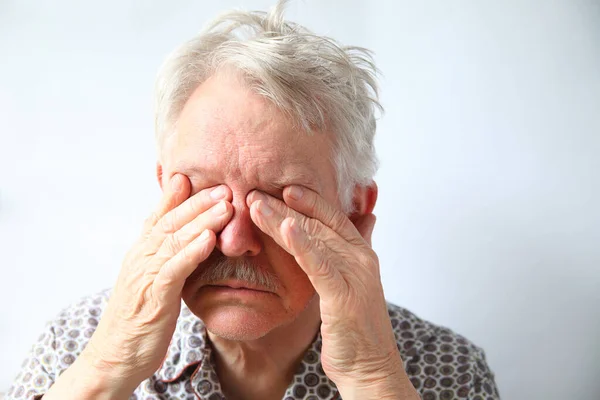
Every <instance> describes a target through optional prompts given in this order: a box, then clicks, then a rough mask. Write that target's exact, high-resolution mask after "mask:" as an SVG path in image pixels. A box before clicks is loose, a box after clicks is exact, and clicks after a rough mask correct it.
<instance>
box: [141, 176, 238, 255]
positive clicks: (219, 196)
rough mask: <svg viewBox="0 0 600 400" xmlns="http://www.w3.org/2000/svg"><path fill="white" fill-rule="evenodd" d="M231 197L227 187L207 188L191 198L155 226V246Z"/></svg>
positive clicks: (153, 233) (153, 232)
mask: <svg viewBox="0 0 600 400" xmlns="http://www.w3.org/2000/svg"><path fill="white" fill-rule="evenodd" d="M231 196H232V194H231V190H230V189H229V188H228V187H227V186H225V185H219V186H215V187H211V188H206V189H203V190H201V191H199V192H198V193H196V194H195V195H193V196H191V197H190V198H188V199H187V200H186V201H184V202H183V203H182V204H181V205H179V206H178V207H176V208H174V209H172V210H171V211H169V212H168V213H167V214H165V215H164V216H163V217H162V218H161V219H160V220H159V221H158V223H157V224H156V225H155V226H154V228H153V230H152V235H153V243H154V245H155V246H156V247H158V245H160V244H161V243H162V242H163V241H164V239H165V237H166V236H168V235H170V234H173V233H175V232H177V231H178V230H179V229H181V227H183V226H184V225H185V224H187V223H189V222H190V221H192V220H193V219H194V218H196V217H197V216H198V215H200V214H202V213H204V212H205V211H206V210H208V209H209V208H211V207H212V206H214V205H215V204H217V203H218V202H219V201H221V200H231Z"/></svg>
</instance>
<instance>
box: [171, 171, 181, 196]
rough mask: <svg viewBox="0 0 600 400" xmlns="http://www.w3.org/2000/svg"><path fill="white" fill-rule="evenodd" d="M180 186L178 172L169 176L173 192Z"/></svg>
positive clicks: (177, 190)
mask: <svg viewBox="0 0 600 400" xmlns="http://www.w3.org/2000/svg"><path fill="white" fill-rule="evenodd" d="M180 188H181V177H180V176H179V174H175V175H173V177H172V178H171V190H172V191H174V192H179V189H180Z"/></svg>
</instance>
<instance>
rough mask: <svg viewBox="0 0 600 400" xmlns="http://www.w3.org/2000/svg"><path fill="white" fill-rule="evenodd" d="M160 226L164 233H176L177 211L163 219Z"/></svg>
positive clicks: (159, 223)
mask: <svg viewBox="0 0 600 400" xmlns="http://www.w3.org/2000/svg"><path fill="white" fill-rule="evenodd" d="M158 225H159V228H160V229H161V230H162V231H163V232H164V233H173V232H174V231H175V210H173V212H171V213H168V214H167V215H165V216H164V217H162V218H161V219H160V221H159V222H158Z"/></svg>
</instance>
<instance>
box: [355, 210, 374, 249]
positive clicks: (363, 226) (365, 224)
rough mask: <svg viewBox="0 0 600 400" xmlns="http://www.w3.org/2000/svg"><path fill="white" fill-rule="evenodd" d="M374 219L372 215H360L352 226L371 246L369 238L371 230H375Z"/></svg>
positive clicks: (371, 233)
mask: <svg viewBox="0 0 600 400" xmlns="http://www.w3.org/2000/svg"><path fill="white" fill-rule="evenodd" d="M375 222H376V217H375V215H374V214H365V215H361V216H360V217H358V218H357V219H356V220H355V221H354V226H356V229H357V230H358V232H359V233H360V235H361V236H362V237H363V238H364V239H365V241H366V242H367V243H368V244H369V246H371V245H372V243H371V238H372V236H373V229H374V228H375Z"/></svg>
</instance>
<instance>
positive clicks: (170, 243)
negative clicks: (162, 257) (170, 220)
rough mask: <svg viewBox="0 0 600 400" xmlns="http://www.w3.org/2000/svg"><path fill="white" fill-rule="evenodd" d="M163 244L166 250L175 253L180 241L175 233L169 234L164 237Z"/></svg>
mask: <svg viewBox="0 0 600 400" xmlns="http://www.w3.org/2000/svg"><path fill="white" fill-rule="evenodd" d="M163 246H164V247H165V250H168V251H169V252H170V253H171V254H177V253H178V252H179V249H180V248H181V242H180V240H179V238H178V237H177V235H175V234H171V235H169V236H167V237H166V239H165V241H164V243H163Z"/></svg>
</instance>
